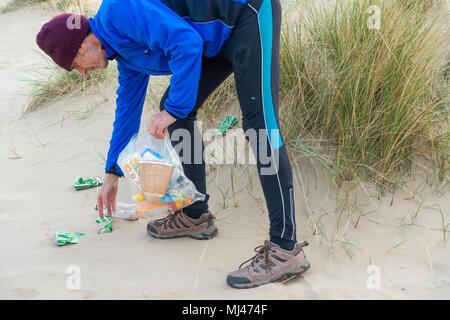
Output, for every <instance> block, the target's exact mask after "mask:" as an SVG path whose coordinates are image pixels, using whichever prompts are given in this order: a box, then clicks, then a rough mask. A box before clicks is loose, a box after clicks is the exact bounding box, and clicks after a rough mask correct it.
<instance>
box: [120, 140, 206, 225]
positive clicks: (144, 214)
mask: <svg viewBox="0 0 450 320" xmlns="http://www.w3.org/2000/svg"><path fill="white" fill-rule="evenodd" d="M117 163H118V165H119V166H120V168H121V169H122V171H123V173H124V175H125V176H126V177H127V178H129V179H130V180H131V181H132V183H133V186H134V191H135V192H134V196H133V199H134V200H135V201H136V210H137V213H138V217H139V218H140V219H145V218H148V217H150V216H153V215H156V214H160V213H169V212H173V211H177V210H179V209H182V208H184V207H186V206H188V205H190V204H192V203H194V202H195V201H199V200H200V201H203V200H205V195H204V194H202V193H200V192H198V191H197V189H196V188H195V186H194V184H193V183H192V181H190V180H189V179H188V178H187V177H186V176H185V175H184V172H183V166H182V164H181V161H180V158H179V157H178V155H177V153H176V152H175V149H174V148H173V147H172V144H171V143H170V141H169V139H168V138H164V139H157V138H155V137H153V136H151V135H150V134H149V133H147V132H141V133H139V134H137V135H134V136H133V137H132V138H131V140H130V142H129V143H128V145H127V146H126V147H125V149H123V150H122V152H121V153H120V154H119V157H118V160H117Z"/></svg>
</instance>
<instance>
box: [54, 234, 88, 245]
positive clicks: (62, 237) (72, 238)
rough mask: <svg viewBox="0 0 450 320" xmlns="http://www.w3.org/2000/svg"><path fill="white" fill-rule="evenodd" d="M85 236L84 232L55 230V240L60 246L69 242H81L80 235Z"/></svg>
mask: <svg viewBox="0 0 450 320" xmlns="http://www.w3.org/2000/svg"><path fill="white" fill-rule="evenodd" d="M82 236H84V233H77V232H66V231H57V232H55V242H56V245H58V246H64V245H66V244H68V243H75V244H76V243H79V242H80V239H79V237H82Z"/></svg>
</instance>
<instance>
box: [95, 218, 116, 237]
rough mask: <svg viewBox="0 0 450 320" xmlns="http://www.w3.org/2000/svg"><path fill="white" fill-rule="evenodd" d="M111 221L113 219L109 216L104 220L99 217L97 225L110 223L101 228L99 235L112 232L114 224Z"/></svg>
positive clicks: (96, 221) (96, 220)
mask: <svg viewBox="0 0 450 320" xmlns="http://www.w3.org/2000/svg"><path fill="white" fill-rule="evenodd" d="M111 221H112V219H111V218H110V217H109V216H107V215H105V216H103V218H100V217H98V218H97V219H95V223H97V224H99V223H105V222H109V223H107V224H105V225H104V226H103V227H101V228H100V229H99V230H98V233H109V232H112V222H111Z"/></svg>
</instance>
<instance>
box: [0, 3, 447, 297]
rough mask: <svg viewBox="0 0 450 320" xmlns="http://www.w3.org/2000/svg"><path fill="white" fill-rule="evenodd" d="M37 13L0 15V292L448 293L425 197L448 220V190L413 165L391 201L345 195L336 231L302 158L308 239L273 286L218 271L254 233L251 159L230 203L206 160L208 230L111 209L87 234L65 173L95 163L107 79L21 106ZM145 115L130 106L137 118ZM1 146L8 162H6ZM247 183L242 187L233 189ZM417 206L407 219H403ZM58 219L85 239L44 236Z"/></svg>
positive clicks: (320, 177)
mask: <svg viewBox="0 0 450 320" xmlns="http://www.w3.org/2000/svg"><path fill="white" fill-rule="evenodd" d="M48 18H49V14H48V13H45V12H43V11H39V10H36V9H33V8H24V9H20V10H18V11H16V12H12V13H8V14H0V21H1V22H2V32H1V33H0V47H1V48H2V49H1V50H0V97H1V99H0V112H1V115H2V117H0V158H1V164H2V165H1V166H0V176H1V177H2V179H1V181H2V183H1V184H0V243H1V250H0V261H1V264H0V298H2V299H419V298H423V299H436V298H444V299H449V298H450V250H449V247H448V240H447V241H446V242H444V241H443V232H442V230H440V229H442V222H441V215H440V213H439V212H440V211H439V210H436V209H431V208H429V207H435V208H438V206H439V208H440V209H441V210H442V214H443V217H444V219H445V221H446V223H449V222H450V214H449V209H450V197H449V194H448V193H445V194H443V195H435V194H433V193H432V189H427V188H425V187H426V186H425V182H421V181H422V180H421V178H420V175H419V173H417V174H416V175H414V176H413V177H411V181H412V182H410V183H408V184H407V185H406V186H405V188H404V189H402V190H399V191H397V192H396V194H395V195H394V198H393V199H394V200H393V202H392V204H391V200H392V194H387V195H386V196H385V197H383V198H381V199H377V198H376V197H367V194H370V195H374V194H375V191H374V187H373V186H372V185H370V184H365V185H364V187H365V189H363V188H360V194H359V195H360V202H361V205H360V208H361V212H362V213H364V214H367V215H365V216H362V217H360V219H359V221H358V217H359V214H358V213H354V214H353V216H351V217H349V216H348V215H346V214H344V215H343V217H342V221H343V223H341V224H340V228H339V231H337V230H336V220H337V217H339V212H338V211H337V210H336V202H335V197H334V196H333V193H332V190H331V189H330V188H329V182H328V181H327V178H326V175H325V173H324V172H322V171H321V170H320V167H318V166H317V165H316V166H315V169H313V167H312V165H311V161H310V160H309V159H308V158H304V159H303V158H302V159H301V161H300V167H299V171H298V172H297V170H296V172H297V174H296V179H295V192H296V202H295V206H296V220H297V225H298V231H297V236H298V239H299V240H304V239H306V240H308V241H309V243H310V245H309V246H308V247H306V248H305V252H306V255H307V257H308V259H309V260H310V262H311V266H312V267H311V269H310V270H309V271H308V272H307V273H305V274H304V276H302V277H298V278H295V279H292V280H291V281H288V282H286V283H273V284H269V285H266V286H262V287H259V288H255V289H250V290H236V289H232V288H230V287H229V286H227V284H226V282H225V278H226V275H227V274H228V272H230V271H232V270H234V269H235V268H237V267H238V266H239V264H240V263H241V262H243V261H244V260H246V259H248V258H250V257H251V256H252V255H253V248H254V247H256V246H257V245H260V244H262V242H263V241H264V239H266V238H267V231H266V230H268V217H267V209H266V208H265V205H264V200H263V197H262V192H261V188H260V186H259V182H258V179H257V177H256V176H255V169H254V167H250V168H249V172H250V174H247V173H245V172H244V171H243V169H242V168H235V169H234V172H235V175H236V181H235V188H236V191H237V192H236V200H237V205H238V206H237V207H234V204H233V197H232V194H231V188H230V166H226V165H223V166H219V167H217V168H209V169H208V190H209V193H210V195H211V201H210V206H211V207H210V209H211V211H212V212H214V213H215V214H216V216H217V222H216V224H217V227H218V229H219V233H218V235H217V236H216V237H215V238H214V239H212V240H209V241H196V240H193V239H187V238H180V239H173V240H153V239H152V238H150V237H149V236H148V235H147V233H146V229H145V227H146V222H145V221H135V222H130V221H125V220H120V219H114V221H113V228H114V231H113V232H112V233H110V234H102V235H99V234H96V230H97V226H96V225H95V223H94V220H95V218H96V212H95V211H94V209H93V208H94V205H95V203H96V195H97V192H98V189H89V190H84V191H75V190H74V189H73V187H72V184H73V181H74V180H76V179H77V178H79V177H81V176H83V177H92V176H95V175H102V174H103V172H104V170H103V160H102V158H101V157H100V156H99V152H100V153H101V154H103V155H105V154H106V152H107V149H108V143H109V139H110V136H111V131H112V123H113V119H114V107H115V106H114V97H115V95H114V92H115V86H116V83H115V82H113V83H112V85H111V87H102V88H101V90H102V92H103V93H104V94H105V95H106V96H107V97H109V99H108V101H106V102H105V101H104V100H103V98H102V97H101V96H99V95H95V94H90V93H87V94H86V95H84V96H83V95H81V96H78V97H73V98H70V99H65V100H61V101H58V102H57V103H55V104H52V105H49V106H47V107H45V108H43V109H40V110H38V111H35V112H32V113H29V114H26V115H24V116H22V113H23V110H24V108H25V106H26V103H27V96H26V93H27V90H28V87H27V84H26V83H24V82H22V81H20V80H19V79H20V78H23V77H25V76H27V71H26V69H27V68H29V67H33V66H34V65H35V64H36V63H39V62H40V61H41V60H40V58H39V55H38V54H37V52H35V51H33V50H37V46H36V45H35V42H34V38H35V34H36V32H37V31H38V30H39V27H40V26H41V25H42V23H44V22H45V21H46V20H47V19H48ZM151 81H152V80H151ZM92 106H96V108H95V109H94V111H93V112H92V113H91V114H90V115H89V116H88V117H86V118H85V119H84V117H83V113H81V112H80V110H81V111H83V110H88V109H89V108H91V107H92ZM146 109H147V110H151V106H149V107H147V108H146ZM236 109H237V106H236V105H234V106H232V110H236ZM152 112H153V111H147V112H146V113H145V114H144V116H143V121H142V122H143V124H145V123H146V120H147V119H148V117H149V115H150V114H151V113H152ZM11 147H14V149H15V151H16V153H17V154H18V155H20V157H21V158H20V159H12V158H13V156H14V155H13V154H12V153H11V151H10V148H11ZM239 174H241V177H238V175H239ZM249 181H253V183H254V188H253V191H250V190H252V189H251V188H249V187H248V186H246V184H248V183H249ZM227 189H228V194H227V196H226V200H225V204H224V201H223V198H222V192H225V190H227ZM422 189H424V190H423V191H420V192H419V190H422ZM364 190H366V191H367V193H366V191H364ZM412 190H418V191H416V192H413V193H412V192H411V191H412ZM118 199H119V200H120V201H124V202H130V201H131V192H130V188H129V183H128V182H127V181H126V180H125V179H120V191H119V195H118ZM224 206H225V208H224ZM427 206H429V207H427ZM417 212H419V213H418V214H417V217H416V218H417V219H416V220H414V221H413V222H415V224H414V225H408V223H409V222H411V219H412V218H411V217H414V216H415V215H416V213H417ZM355 225H357V226H356V228H355ZM59 230H67V231H74V232H84V233H86V236H85V237H83V238H81V240H80V243H79V244H76V245H68V246H64V247H57V246H56V245H55V243H54V241H53V236H54V232H56V231H59ZM446 237H447V239H448V238H449V237H450V233H447V235H446ZM343 241H344V242H345V243H347V246H346V248H347V251H348V252H346V250H345V249H344V246H343V245H342V243H343ZM330 248H333V249H332V250H331V249H330ZM370 265H376V266H377V267H376V268H379V269H377V270H379V271H380V286H379V289H373V288H372V289H371V287H370V286H369V287H368V286H367V281H368V278H369V274H368V273H367V268H368V267H369V266H370ZM71 266H75V268H76V269H77V268H79V269H77V270H79V271H80V280H81V281H80V288H79V289H70V283H69V286H68V280H70V279H71V278H70V277H71V275H73V274H72V273H71V272H72V271H71V270H73V267H71ZM68 271H69V273H68ZM69 282H70V281H69Z"/></svg>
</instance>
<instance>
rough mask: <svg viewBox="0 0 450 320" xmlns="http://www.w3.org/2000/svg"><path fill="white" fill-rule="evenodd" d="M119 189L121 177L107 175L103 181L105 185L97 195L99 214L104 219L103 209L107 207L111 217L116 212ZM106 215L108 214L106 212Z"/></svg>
mask: <svg viewBox="0 0 450 320" xmlns="http://www.w3.org/2000/svg"><path fill="white" fill-rule="evenodd" d="M118 189H119V177H118V176H116V175H115V174H112V173H106V174H105V178H104V179H103V185H102V188H101V189H100V192H99V193H98V194H97V209H98V214H99V216H100V217H101V218H103V214H104V212H103V207H104V206H105V207H106V211H107V213H108V216H110V217H111V215H112V212H113V211H116V195H117V190H118ZM105 213H106V212H105Z"/></svg>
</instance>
